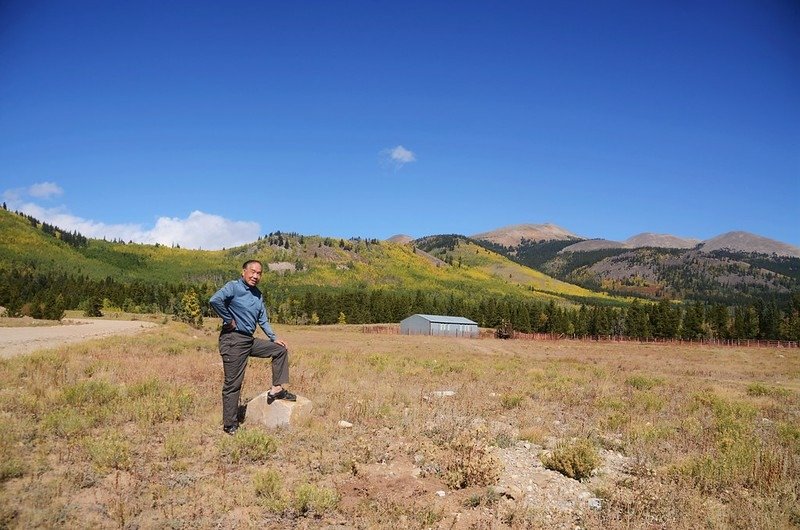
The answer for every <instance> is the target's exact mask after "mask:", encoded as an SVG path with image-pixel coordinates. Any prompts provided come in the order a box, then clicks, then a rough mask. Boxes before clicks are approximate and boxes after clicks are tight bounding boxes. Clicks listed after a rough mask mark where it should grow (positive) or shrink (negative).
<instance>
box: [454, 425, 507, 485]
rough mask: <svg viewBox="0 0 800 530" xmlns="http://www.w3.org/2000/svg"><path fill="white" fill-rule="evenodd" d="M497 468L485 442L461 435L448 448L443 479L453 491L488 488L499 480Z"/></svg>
mask: <svg viewBox="0 0 800 530" xmlns="http://www.w3.org/2000/svg"><path fill="white" fill-rule="evenodd" d="M499 467H500V466H499V464H498V462H497V460H496V458H494V457H493V455H492V454H491V453H490V450H489V447H488V446H487V445H486V442H485V441H483V440H482V439H480V438H479V437H477V436H473V435H470V434H468V433H462V434H461V435H459V436H458V437H456V438H455V439H454V440H453V441H451V442H450V444H449V446H448V451H447V456H446V459H445V463H444V466H443V471H444V476H443V478H444V481H445V483H446V484H447V486H448V487H450V488H453V489H462V488H466V487H469V486H490V485H492V484H494V483H495V482H497V479H498V478H499Z"/></svg>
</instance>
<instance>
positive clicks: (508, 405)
mask: <svg viewBox="0 0 800 530" xmlns="http://www.w3.org/2000/svg"><path fill="white" fill-rule="evenodd" d="M524 398H525V396H521V395H519V394H503V395H502V396H501V397H500V404H501V405H502V406H503V408H504V409H515V408H517V407H519V406H520V405H521V404H522V400H523V399H524Z"/></svg>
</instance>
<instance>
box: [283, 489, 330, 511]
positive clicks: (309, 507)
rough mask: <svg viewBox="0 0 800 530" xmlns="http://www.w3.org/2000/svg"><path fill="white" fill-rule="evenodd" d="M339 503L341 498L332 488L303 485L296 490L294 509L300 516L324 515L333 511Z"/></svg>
mask: <svg viewBox="0 0 800 530" xmlns="http://www.w3.org/2000/svg"><path fill="white" fill-rule="evenodd" d="M338 503H339V496H338V495H337V494H336V492H335V491H334V490H332V489H330V488H322V487H319V486H315V485H313V484H301V485H300V486H298V487H297V488H296V489H295V490H294V498H293V499H292V507H293V508H294V509H295V510H296V511H297V513H299V514H300V515H307V514H309V513H315V514H323V513H325V512H327V511H329V510H332V509H334V508H335V507H336V505H337V504H338Z"/></svg>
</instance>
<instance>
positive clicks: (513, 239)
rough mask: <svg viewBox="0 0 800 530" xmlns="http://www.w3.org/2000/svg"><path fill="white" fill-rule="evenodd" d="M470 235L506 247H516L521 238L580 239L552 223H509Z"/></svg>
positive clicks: (548, 239) (542, 239)
mask: <svg viewBox="0 0 800 530" xmlns="http://www.w3.org/2000/svg"><path fill="white" fill-rule="evenodd" d="M470 237H471V238H472V239H482V240H485V241H491V242H492V243H497V244H499V245H503V246H506V247H516V246H517V245H519V244H520V243H521V242H522V240H523V239H527V240H529V241H552V240H569V239H581V237H580V236H578V235H576V234H574V233H572V232H570V231H569V230H567V229H565V228H561V227H560V226H558V225H555V224H553V223H544V224H519V225H509V226H504V227H502V228H498V229H496V230H492V231H490V232H481V233H480V234H475V235H473V236H470Z"/></svg>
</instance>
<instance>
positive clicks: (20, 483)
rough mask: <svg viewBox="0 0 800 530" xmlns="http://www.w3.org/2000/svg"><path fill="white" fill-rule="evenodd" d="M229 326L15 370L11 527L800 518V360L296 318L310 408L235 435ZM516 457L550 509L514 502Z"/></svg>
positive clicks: (0, 447)
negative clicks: (453, 334)
mask: <svg viewBox="0 0 800 530" xmlns="http://www.w3.org/2000/svg"><path fill="white" fill-rule="evenodd" d="M214 326H215V323H214V322H207V327H206V329H204V330H195V329H192V328H189V327H186V326H184V325H181V324H178V323H173V322H169V323H167V324H165V325H162V326H160V327H158V328H156V329H154V330H152V331H146V332H143V333H142V334H140V335H137V336H133V337H130V336H129V337H119V338H111V339H103V340H98V341H91V342H87V343H84V344H80V345H72V346H67V347H64V348H59V349H57V350H49V351H43V352H39V353H36V354H32V355H28V356H23V357H18V358H14V359H9V360H4V361H2V362H0V431H1V432H2V433H3V434H2V437H1V438H0V528H2V527H10V528H31V527H58V526H66V527H112V528H113V527H123V528H212V527H213V528H235V527H237V528H264V527H267V526H276V527H277V526H279V525H281V526H284V527H299V528H319V527H326V526H331V527H336V525H343V526H338V527H339V528H343V527H354V528H376V527H377V528H381V527H398V526H399V527H408V528H503V527H511V528H527V527H534V528H559V527H560V528H570V529H573V528H575V526H576V525H577V526H580V527H583V528H790V527H793V526H797V525H800V508H799V507H798V494H800V407H798V405H800V355H799V354H798V351H797V350H782V349H766V348H761V349H756V348H753V349H737V348H711V347H676V346H661V345H632V344H607V343H602V344H593V343H587V342H572V341H552V342H530V341H500V340H494V339H481V340H468V339H447V338H437V337H407V336H398V335H369V334H362V333H360V328H358V327H347V326H345V327H315V328H311V327H309V328H305V327H286V326H277V331H278V334H279V336H281V337H282V338H284V339H285V340H286V341H287V342H288V343H289V345H290V348H291V352H292V353H291V355H292V385H291V388H292V389H293V390H294V391H295V392H297V393H299V394H301V395H304V396H306V397H308V398H310V399H311V400H312V401H313V402H314V404H315V408H314V411H313V413H312V416H311V419H310V420H309V421H308V422H307V423H304V424H302V425H298V426H296V427H294V428H292V429H291V430H282V431H278V432H268V431H265V430H263V429H261V428H259V427H258V426H254V425H248V424H247V423H245V424H244V427H243V429H241V430H240V431H239V432H238V433H237V434H236V435H235V436H232V437H231V436H227V435H225V434H223V433H222V430H221V426H220V403H219V401H220V398H219V395H220V385H221V378H222V367H221V364H220V360H219V355H218V353H217V350H216V333H215V331H214ZM269 373H270V372H269V363H268V362H263V361H261V360H258V359H256V360H253V361H251V364H250V367H249V369H248V373H247V378H246V381H245V388H244V394H245V397H247V398H252V397H254V396H255V395H257V394H259V393H260V392H262V391H264V390H266V388H267V386H268V381H269ZM443 390H450V391H454V392H455V394H454V395H442V394H441V393H440V394H437V392H439V391H443ZM341 420H346V421H347V422H350V423H352V425H353V426H352V428H342V427H340V426H339V422H340V421H341ZM613 455H616V456H615V457H614V458H616V460H615V461H616V462H617V464H615V466H616V467H615V472H613V473H612V472H609V471H608V470H609V469H610V467H611V464H610V459H611V458H612V456H613ZM512 458H514V459H516V460H514V462H515V465H516V466H517V467H516V468H515V469H520V470H522V471H520V472H521V473H525V472H526V471H525V469H528V468H529V469H530V472H531V473H534V472H535V473H537V475H536V477H537V479H538V478H540V477H541V478H542V480H541V481H538V482H536V483H535V484H534V489H533V490H529V493H530V495H533V494H534V493H538V494H541V495H544V497H542V496H541V495H540V497H539V498H549V499H550V500H549V501H548V502H547V503H530V502H527V501H526V494H525V492H524V491H522V492H516V493H514V494H512V495H509V494H506V493H503V490H502V489H500V487H501V486H503V485H504V483H505V482H507V481H508V480H511V478H510V476H509V475H508V472H507V471H506V470H505V469H504V463H505V464H508V463H509V462H510V461H511V460H510V459H512ZM542 460H544V461H545V462H546V463H547V465H548V466H550V467H551V468H553V469H556V470H561V471H562V472H567V473H570V472H571V473H575V474H578V476H582V475H588V476H586V478H585V479H584V482H583V483H578V482H577V481H574V480H572V479H568V478H566V477H563V476H562V475H561V474H559V473H557V472H556V471H547V470H544V468H542V467H541V461H542ZM620 462H622V463H624V465H620V464H619V463H620ZM526 466H527V467H526ZM592 469H594V470H595V471H594V472H592V473H588V471H591V470H592ZM546 473H549V474H551V475H552V476H557V477H560V479H561V482H559V481H556V480H555V479H554V478H552V476H551V475H547V474H546ZM516 478H517V479H519V478H520V477H516ZM569 483H572V484H574V485H575V487H580V488H584V489H588V490H589V491H590V493H591V495H593V496H596V497H597V498H599V499H600V500H601V507H600V508H599V509H590V508H588V507H585V506H581V505H578V504H575V505H574V506H572V505H571V506H567V507H566V508H564V506H561V505H563V504H564V503H560V502H559V501H560V500H562V499H560V498H559V496H560V495H562V494H561V493H560V492H561V491H567V490H566V489H563V488H566V487H567V486H568V485H569ZM556 486H558V488H562V489H555V488H556ZM548 488H554V489H550V490H548ZM437 492H444V495H441V494H437ZM520 493H521V494H520ZM509 497H513V500H512V498H509Z"/></svg>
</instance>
